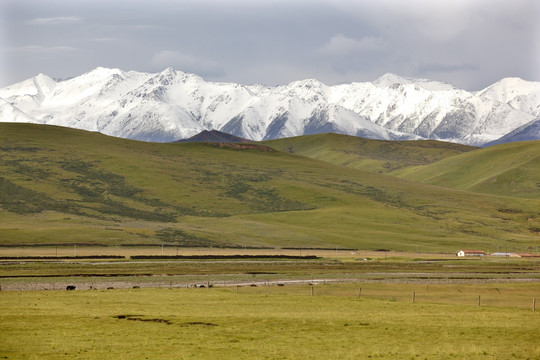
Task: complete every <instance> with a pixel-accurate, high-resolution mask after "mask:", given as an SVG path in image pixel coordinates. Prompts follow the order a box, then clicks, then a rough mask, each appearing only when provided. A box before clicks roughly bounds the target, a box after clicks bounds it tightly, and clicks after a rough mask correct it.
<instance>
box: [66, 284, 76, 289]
mask: <svg viewBox="0 0 540 360" xmlns="http://www.w3.org/2000/svg"><path fill="white" fill-rule="evenodd" d="M66 290H75V285H68V286H66Z"/></svg>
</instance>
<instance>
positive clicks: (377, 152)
mask: <svg viewBox="0 0 540 360" xmlns="http://www.w3.org/2000/svg"><path fill="white" fill-rule="evenodd" d="M262 144H265V145H267V146H270V147H272V148H274V149H277V150H280V151H284V152H289V153H293V154H297V155H302V156H306V157H309V158H313V159H318V160H322V161H325V162H329V163H332V164H336V165H341V166H346V167H350V168H353V169H361V170H367V171H370V172H375V173H388V174H399V173H402V172H406V171H411V169H418V168H422V167H424V166H426V165H429V164H432V163H436V162H438V161H440V160H442V159H445V158H448V157H453V156H455V155H459V154H462V153H466V152H469V151H472V150H475V149H476V148H474V147H471V146H466V145H461V144H454V143H448V142H442V141H433V140H426V141H383V140H370V139H363V138H359V137H356V136H347V135H340V134H317V135H306V136H299V137H292V138H285V139H276V140H268V141H263V142H262Z"/></svg>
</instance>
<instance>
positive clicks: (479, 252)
mask: <svg viewBox="0 0 540 360" xmlns="http://www.w3.org/2000/svg"><path fill="white" fill-rule="evenodd" d="M456 255H457V256H459V257H464V256H486V253H485V252H484V251H482V250H459V251H458V252H457V253H456Z"/></svg>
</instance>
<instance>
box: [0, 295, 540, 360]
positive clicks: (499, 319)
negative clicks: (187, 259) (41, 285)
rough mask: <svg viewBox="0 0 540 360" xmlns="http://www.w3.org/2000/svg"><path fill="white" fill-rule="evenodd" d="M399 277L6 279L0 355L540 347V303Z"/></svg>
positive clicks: (406, 355)
mask: <svg viewBox="0 0 540 360" xmlns="http://www.w3.org/2000/svg"><path fill="white" fill-rule="evenodd" d="M399 286H401V289H403V290H404V289H405V288H404V286H405V285H399ZM399 286H398V288H397V289H398V290H399V289H400V288H399ZM389 289H390V287H388V286H385V287H384V288H381V289H379V290H380V294H381V295H380V296H377V297H364V296H362V297H358V296H354V292H351V291H352V288H347V286H346V285H325V286H321V287H317V288H316V293H315V296H310V293H309V287H307V286H290V287H289V286H286V287H279V288H278V287H271V288H270V287H268V288H266V287H257V288H251V287H246V288H241V290H240V291H239V292H238V293H237V292H236V289H235V288H234V287H231V288H212V289H208V288H206V289H124V290H94V291H90V290H86V291H26V292H16V291H9V292H6V291H2V292H0V333H1V334H2V336H1V337H0V357H1V358H5V359H74V358H76V359H358V358H361V359H367V358H379V359H452V358H455V359H514V358H517V359H538V358H540V331H539V329H540V312H539V311H535V312H533V311H532V309H531V308H530V307H528V308H524V307H519V306H513V304H512V302H511V301H510V302H506V303H504V304H495V305H483V306H478V305H477V304H475V302H474V300H472V299H471V300H472V304H450V303H444V299H445V297H447V296H448V294H449V292H455V289H454V288H453V287H452V288H451V287H450V286H448V287H447V288H446V289H447V290H446V291H445V290H444V289H445V287H444V286H442V285H440V286H439V288H438V291H439V292H438V295H436V294H437V293H436V292H433V293H432V294H433V295H432V297H431V298H427V297H426V298H424V299H423V301H418V302H415V303H412V302H411V301H410V299H408V300H405V299H401V298H398V297H394V296H392V295H389V293H384V291H387V292H388V291H389ZM426 290H427V289H426ZM500 290H501V292H502V293H503V294H505V295H507V299H512V296H513V295H515V296H517V297H519V296H520V295H522V296H525V297H527V298H529V299H530V297H529V296H530V295H531V294H538V291H539V288H538V285H537V284H530V285H524V284H506V285H501V287H500ZM484 291H485V289H484ZM509 294H510V295H509ZM508 295H509V296H508ZM441 300H442V301H443V302H440V301H441Z"/></svg>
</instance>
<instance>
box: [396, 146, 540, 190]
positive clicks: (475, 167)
mask: <svg viewBox="0 0 540 360" xmlns="http://www.w3.org/2000/svg"><path fill="white" fill-rule="evenodd" d="M404 178H406V179H410V180H414V181H420V182H423V183H428V184H434V185H440V186H446V187H451V188H455V189H461V190H467V191H473V192H481V193H486V194H493V195H503V196H511V197H520V198H526V199H540V141H527V142H515V143H508V144H502V145H497V146H492V147H488V148H483V149H478V150H475V151H472V152H469V153H466V154H461V155H458V156H454V157H450V158H447V159H444V160H441V161H439V162H436V163H434V164H430V165H429V166H426V167H424V168H422V169H418V170H417V171H414V172H411V173H409V174H407V175H406V176H404Z"/></svg>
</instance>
